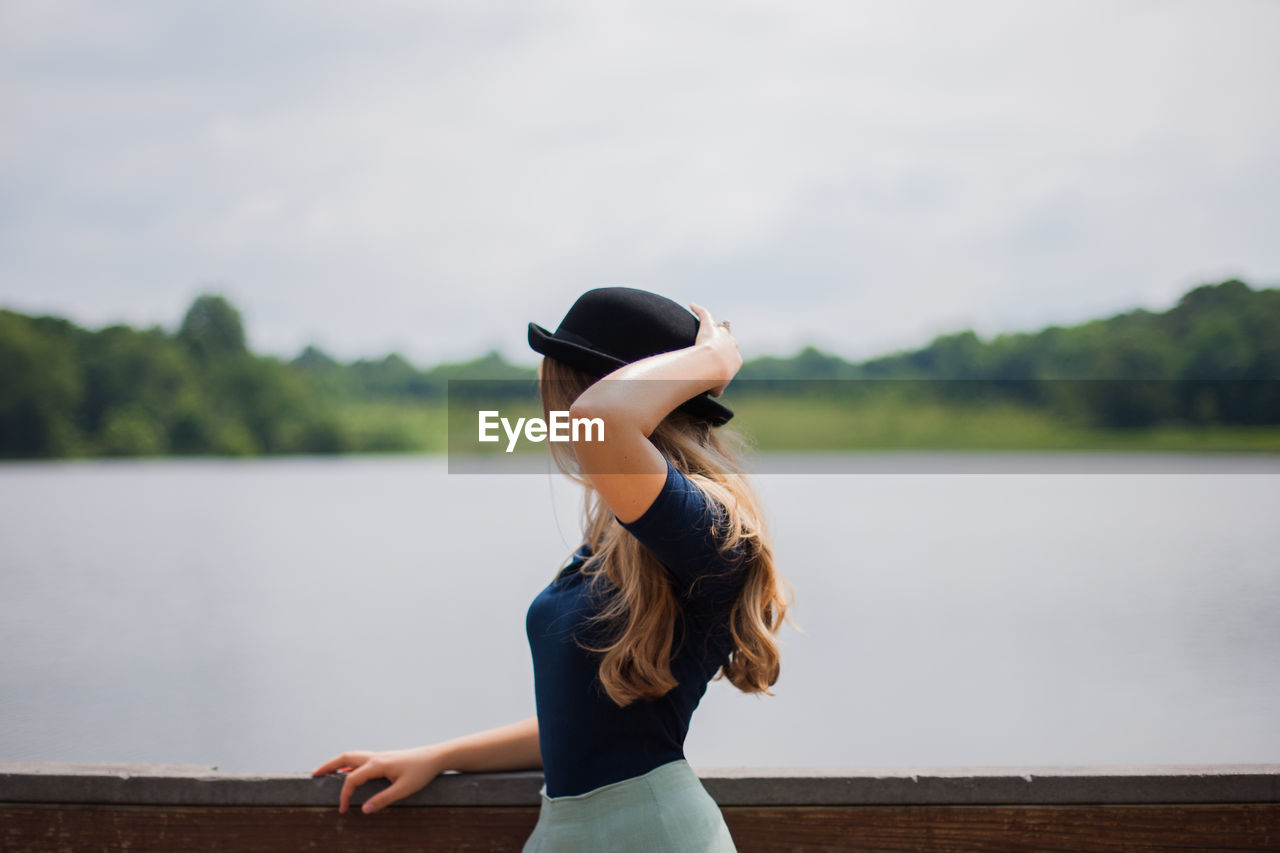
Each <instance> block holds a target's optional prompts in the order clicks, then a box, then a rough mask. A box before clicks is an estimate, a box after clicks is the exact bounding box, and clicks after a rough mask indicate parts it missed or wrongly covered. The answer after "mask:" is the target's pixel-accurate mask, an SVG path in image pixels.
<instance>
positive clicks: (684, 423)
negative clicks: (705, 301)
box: [540, 356, 793, 707]
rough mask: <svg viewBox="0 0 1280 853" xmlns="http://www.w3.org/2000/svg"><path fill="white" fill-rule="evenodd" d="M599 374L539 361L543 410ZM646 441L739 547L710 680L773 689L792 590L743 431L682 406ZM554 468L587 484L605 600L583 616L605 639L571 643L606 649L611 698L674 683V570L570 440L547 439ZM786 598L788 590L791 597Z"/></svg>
mask: <svg viewBox="0 0 1280 853" xmlns="http://www.w3.org/2000/svg"><path fill="white" fill-rule="evenodd" d="M593 382H595V378H594V377H592V376H591V375H590V374H587V373H584V372H583V371H580V370H578V369H576V368H574V367H571V366H570V365H567V364H565V363H564V362H562V361H558V360H556V359H554V358H550V357H545V356H544V358H543V361H542V381H541V385H540V390H541V394H542V408H543V413H544V415H545V416H547V417H549V416H550V412H553V411H561V412H563V411H568V410H569V407H570V405H571V404H572V403H573V402H574V401H575V400H577V399H578V397H579V395H581V394H582V392H583V391H585V390H586V389H587V387H588V386H590V385H591V384H592V383H593ZM649 439H650V440H651V441H652V442H653V443H654V445H655V446H656V447H657V448H658V450H659V451H661V453H662V455H663V456H665V457H667V458H668V459H670V460H671V462H672V463H673V464H674V465H675V467H676V468H678V469H680V471H682V472H683V473H684V474H685V475H686V476H687V477H688V478H689V479H690V480H691V481H692V482H693V483H694V484H695V485H696V486H697V487H698V488H700V489H702V490H703V492H704V493H705V494H706V495H708V496H709V497H711V498H714V499H715V500H716V501H717V502H719V504H720V505H721V506H722V507H725V509H726V510H727V512H726V513H724V516H725V519H724V524H723V525H722V526H721V527H718V528H717V537H718V542H719V547H720V550H721V553H722V554H726V555H728V554H729V553H730V552H733V551H734V549H736V548H742V549H743V550H742V551H741V556H742V558H743V560H744V561H745V569H744V570H745V578H744V583H743V586H742V590H741V592H740V594H739V596H738V598H737V600H736V602H735V603H734V605H733V608H732V611H731V612H730V614H729V619H728V628H729V632H730V635H731V637H732V640H733V647H732V651H731V652H730V654H729V658H728V662H727V663H726V664H725V665H723V666H722V667H721V668H720V669H719V671H718V672H717V673H716V675H715V676H714V677H713V679H712V680H718V679H720V678H726V679H728V681H729V682H730V683H731V684H733V685H734V686H735V687H737V688H738V689H739V690H741V691H743V692H744V693H766V694H768V695H770V696H772V695H774V694H773V692H772V691H771V690H769V688H770V687H772V686H773V685H774V684H776V683H777V681H778V675H779V673H780V672H781V662H780V657H781V656H780V650H779V646H778V642H777V637H776V635H777V633H778V631H779V630H780V629H781V627H782V622H783V620H786V621H787V622H790V621H791V620H790V619H789V618H787V609H788V606H789V604H788V600H787V598H784V597H783V594H782V587H783V586H785V587H786V588H787V591H788V592H789V593H792V592H793V590H792V589H791V585H790V584H789V583H787V581H785V580H784V579H783V578H782V577H781V576H780V575H779V574H778V571H777V569H776V568H775V566H774V561H773V547H772V544H771V539H770V537H769V535H768V532H767V530H766V527H765V522H764V518H763V514H762V512H761V506H760V502H759V500H758V499H757V498H756V495H755V492H754V491H753V489H752V488H751V486H750V484H749V483H748V482H747V478H746V476H745V472H744V470H743V466H742V462H741V455H740V454H741V451H743V450H745V449H746V448H747V442H746V440H745V438H744V437H743V436H742V435H741V433H739V432H737V431H736V430H732V429H729V428H727V427H724V426H720V427H712V426H711V425H710V424H708V423H707V422H706V421H703V420H701V419H700V418H697V417H694V416H691V415H689V414H686V413H685V412H682V411H680V410H679V409H677V410H675V411H673V412H672V413H671V414H669V415H668V416H667V417H666V418H665V419H664V420H663V421H662V422H661V423H660V424H659V425H658V427H657V429H655V430H654V431H653V434H652V435H650V436H649ZM548 447H550V448H551V454H552V458H553V459H554V460H555V462H556V465H557V467H558V468H559V469H560V470H561V471H562V472H563V473H564V474H565V475H566V476H568V477H569V478H570V479H571V480H574V481H575V482H577V483H579V484H581V485H582V486H583V487H585V489H586V494H585V495H584V500H583V529H584V532H585V534H586V541H587V543H588V545H590V547H591V550H592V556H591V557H590V558H589V559H588V560H587V561H586V562H585V563H584V565H583V566H582V569H581V571H582V573H583V575H584V576H585V577H587V578H588V580H589V583H590V585H591V590H592V592H593V593H594V594H596V595H599V597H600V600H602V601H604V602H605V603H604V604H603V606H602V607H601V608H600V610H599V611H598V612H597V613H595V614H593V615H592V616H590V617H589V620H590V621H593V622H596V623H599V625H600V626H601V627H603V635H604V637H605V638H606V639H605V642H604V644H603V645H601V646H592V645H587V644H585V643H583V642H582V640H581V638H577V639H576V640H575V642H577V643H578V645H579V646H581V647H582V648H584V649H586V650H587V651H591V652H596V653H599V654H602V655H603V657H602V658H601V660H600V670H599V675H600V682H601V683H602V684H603V685H604V689H605V691H606V692H607V693H608V695H609V698H611V699H612V700H613V701H614V703H615V704H617V705H618V706H620V707H626V706H627V705H629V704H631V703H632V702H634V701H635V700H637V699H657V698H659V697H661V696H664V695H665V694H666V693H667V692H668V691H670V690H671V689H672V688H673V687H675V686H676V685H677V684H678V683H679V682H678V681H677V680H676V678H675V676H674V675H672V672H671V660H672V657H673V654H674V650H675V647H676V641H675V633H676V630H675V629H676V624H677V621H678V618H679V616H680V613H681V608H680V604H679V601H678V600H677V598H676V590H675V588H674V584H673V581H672V580H671V578H670V574H669V573H668V572H667V570H666V569H665V568H664V567H663V565H662V564H661V563H660V562H659V561H658V559H657V558H656V557H654V556H653V554H652V553H650V551H649V550H648V549H647V548H645V547H644V546H643V545H642V544H640V542H639V540H637V539H636V538H635V537H634V536H632V535H631V533H630V532H629V531H627V530H626V529H624V528H623V527H622V526H621V525H620V524H619V523H618V521H617V519H616V518H615V517H614V515H613V513H612V512H611V511H610V510H609V507H608V506H607V505H606V504H605V503H604V501H603V500H602V499H601V497H600V494H599V492H597V491H596V490H595V488H593V487H592V485H591V482H590V481H589V480H588V479H587V478H586V477H585V476H584V475H583V473H582V469H581V466H580V465H579V464H578V461H577V457H576V456H575V454H574V452H573V449H572V447H571V446H569V445H566V444H565V443H559V442H548ZM788 597H792V596H788Z"/></svg>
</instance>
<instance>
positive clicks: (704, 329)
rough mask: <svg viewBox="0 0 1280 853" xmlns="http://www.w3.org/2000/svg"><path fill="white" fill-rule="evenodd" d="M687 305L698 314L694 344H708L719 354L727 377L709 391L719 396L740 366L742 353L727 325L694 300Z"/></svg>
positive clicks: (712, 394)
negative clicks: (718, 320) (717, 320)
mask: <svg viewBox="0 0 1280 853" xmlns="http://www.w3.org/2000/svg"><path fill="white" fill-rule="evenodd" d="M689 307H690V308H691V309H692V310H693V313H694V314H696V315H698V337H697V339H696V340H695V341H694V346H699V345H702V344H706V345H708V346H709V347H710V348H711V350H712V351H713V352H714V353H716V355H717V356H719V358H720V360H721V362H722V363H723V364H724V368H725V372H726V375H727V376H728V377H729V379H728V380H726V381H725V382H724V383H723V384H722V385H718V386H717V387H715V388H712V389H711V391H710V392H709V393H710V394H711V396H712V397H719V396H720V395H721V394H723V393H724V389H725V388H726V387H728V385H729V382H730V381H732V379H733V377H734V376H735V375H737V373H738V370H740V369H741V368H742V354H741V353H740V352H738V342H737V341H736V340H735V339H734V337H733V335H731V334H730V333H729V327H728V326H726V325H724V324H722V323H717V322H716V321H715V320H714V319H712V317H711V312H710V311H708V310H707V309H706V308H703V307H702V306H701V305H699V304H698V303H696V302H690V303H689Z"/></svg>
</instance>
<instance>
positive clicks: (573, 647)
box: [525, 459, 745, 797]
mask: <svg viewBox="0 0 1280 853" xmlns="http://www.w3.org/2000/svg"><path fill="white" fill-rule="evenodd" d="M723 514H724V509H723V508H722V507H721V506H720V504H719V503H718V502H716V501H714V500H710V499H708V498H707V497H706V496H704V494H703V493H702V492H701V491H700V490H699V489H698V487H697V486H696V485H694V484H693V482H692V481H690V480H689V478H688V477H686V476H685V475H684V474H683V473H682V472H681V471H680V470H679V469H678V468H676V467H675V465H673V464H672V463H671V460H669V459H668V460H667V480H666V483H665V484H664V485H663V487H662V491H661V492H660V493H659V494H658V497H657V498H655V499H654V502H653V504H652V505H650V507H649V508H648V509H647V510H645V513H644V514H643V515H642V516H640V517H639V518H638V519H636V520H635V521H632V522H629V523H623V522H619V524H622V526H623V527H624V528H625V529H626V530H628V531H630V532H631V534H632V535H634V536H635V537H636V539H638V540H639V541H640V543H641V544H643V545H644V546H645V547H646V548H648V549H649V550H650V551H651V552H652V553H653V555H654V556H655V557H657V558H658V560H659V561H661V562H662V564H663V565H664V566H665V567H666V568H667V571H668V572H669V576H670V578H671V580H672V581H673V584H674V586H673V588H674V590H675V593H676V598H677V600H678V601H679V603H680V605H681V616H680V618H679V619H678V620H677V622H676V629H675V636H674V639H673V649H675V650H676V651H674V653H673V657H672V661H671V672H672V675H673V676H675V678H676V679H677V680H678V681H679V682H680V683H679V685H678V686H676V687H674V688H672V689H671V690H670V691H669V692H668V693H667V694H666V695H665V696H662V697H660V698H658V699H653V700H645V699H637V700H635V701H634V702H632V703H631V704H630V705H628V706H627V707H625V708H619V707H618V706H617V705H616V704H614V702H613V700H612V699H610V698H609V695H608V694H607V693H605V690H604V685H603V684H601V682H600V678H599V673H598V670H599V666H600V658H601V657H602V655H600V654H598V653H592V652H587V651H585V650H584V649H582V648H581V647H580V646H578V645H577V644H575V643H574V640H573V635H574V634H575V633H576V635H577V636H578V637H579V638H581V639H582V640H583V641H584V642H585V643H587V644H588V645H592V646H597V647H599V646H603V645H604V643H603V642H602V639H603V634H602V633H601V632H602V631H603V630H604V627H603V626H602V625H601V623H595V624H594V625H584V624H583V620H584V618H585V617H586V616H589V615H590V614H592V613H593V612H597V611H596V610H595V606H596V605H597V604H598V603H599V601H598V600H597V599H595V598H593V595H592V594H591V592H590V589H589V585H588V579H587V578H586V577H585V576H584V575H583V574H582V572H581V571H579V569H580V568H581V567H582V565H583V563H585V562H586V560H587V559H588V558H589V557H590V556H591V549H590V547H589V546H588V544H587V543H583V545H582V546H581V547H579V548H578V550H577V551H575V552H574V554H573V556H572V558H571V559H570V562H569V564H568V565H567V566H565V568H564V569H563V570H562V571H561V572H560V573H559V575H557V576H556V578H555V580H553V581H552V582H551V583H550V584H549V585H548V586H547V588H546V589H544V590H542V592H540V593H538V595H537V597H536V598H534V600H533V603H532V604H531V605H530V606H529V611H528V613H527V615H526V617H525V630H526V632H527V633H528V635H529V647H530V650H531V651H532V653H533V675H534V692H535V695H536V701H537V709H538V741H539V746H540V747H541V750H542V767H543V777H544V779H545V782H546V793H547V796H549V797H562V796H568V795H574V794H584V793H586V792H588V791H591V790H594V789H595V788H598V787H600V786H601V785H607V784H609V783H611V782H618V781H621V780H623V779H630V778H632V777H633V776H639V775H640V774H642V773H647V772H648V771H650V770H652V769H654V768H655V767H658V766H659V765H662V764H666V763H667V762H670V761H675V760H676V759H679V758H684V739H685V735H686V734H687V733H688V731H689V720H690V718H691V717H692V716H693V710H694V708H696V707H697V706H698V703H699V702H700V701H701V700H702V696H703V694H704V693H705V692H706V689H707V682H708V681H710V680H711V678H712V676H714V675H715V674H716V671H717V670H718V669H719V668H720V667H721V666H722V665H724V664H726V663H727V662H728V655H729V652H730V651H731V650H732V648H733V640H732V637H731V635H730V633H729V612H730V610H731V608H732V607H733V603H734V601H735V600H736V598H737V595H738V593H739V591H740V590H741V588H742V583H743V580H744V578H745V574H744V572H743V561H742V559H741V556H742V549H741V547H739V548H737V549H735V551H734V552H733V553H732V554H731V557H732V559H729V560H726V559H725V558H724V557H722V556H721V555H719V554H718V553H717V552H716V535H715V532H714V531H713V530H712V524H713V522H714V521H715V520H716V519H723ZM615 517H616V516H615ZM712 575H717V576H714V577H713V576H712ZM695 581H696V583H695ZM599 582H600V583H602V584H603V585H602V587H601V592H600V593H597V595H608V594H609V592H611V591H612V586H611V585H610V584H609V583H608V582H607V581H605V580H604V579H603V578H601V579H600V581H599Z"/></svg>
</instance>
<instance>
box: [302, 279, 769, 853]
mask: <svg viewBox="0 0 1280 853" xmlns="http://www.w3.org/2000/svg"><path fill="white" fill-rule="evenodd" d="M691 307H692V308H693V311H694V313H693V314H690V313H689V312H688V311H686V310H685V309H684V308H682V307H681V306H680V305H678V304H677V303H675V302H672V301H671V300H669V299H666V298H665V297H662V296H658V295H656V294H653V293H648V292H646V291H643V290H636V289H633V288H625V287H609V288H598V289H596V290H591V291H588V292H587V293H585V294H583V295H582V296H581V297H580V298H579V299H578V301H577V302H576V303H574V305H573V307H572V308H571V309H570V310H569V313H568V314H567V315H565V318H564V320H563V321H562V322H561V324H560V326H559V327H558V328H557V329H556V332H555V333H554V334H552V333H549V332H547V330H546V329H544V328H542V327H541V326H538V325H537V324H535V323H530V324H529V344H530V346H532V347H533V349H534V350H535V351H537V352H539V353H542V355H543V356H544V358H543V361H542V363H541V364H540V365H539V368H538V378H539V386H540V390H541V393H542V405H543V409H544V414H547V415H548V417H549V413H550V412H554V411H566V410H567V411H569V413H570V418H571V420H577V419H579V418H585V419H587V420H588V421H589V420H591V419H597V418H598V419H599V420H600V421H601V422H603V425H604V428H603V435H601V434H600V431H597V430H581V431H578V432H577V434H576V435H575V436H574V440H573V441H572V442H571V443H570V444H569V446H568V447H566V445H565V444H557V443H551V444H550V447H551V448H552V452H553V455H554V457H555V459H556V462H557V465H558V466H559V467H560V468H561V470H562V471H564V472H565V473H566V474H567V475H569V476H570V477H571V478H572V479H574V480H576V481H577V482H580V483H581V484H582V485H583V486H584V487H585V489H586V495H585V510H586V513H585V520H586V526H585V531H584V541H583V543H582V545H581V547H579V548H578V550H577V551H575V552H574V554H573V555H572V556H571V557H570V558H569V561H568V563H567V564H566V565H565V566H564V567H563V569H562V570H561V571H560V572H559V574H557V576H556V578H555V579H554V580H553V581H552V582H551V583H550V584H549V585H548V586H547V587H546V588H545V589H544V590H542V592H540V593H539V594H538V596H537V597H536V598H535V599H534V601H533V603H532V604H531V605H530V607H529V610H528V613H527V614H526V631H527V634H528V637H529V644H530V649H531V651H532V653H533V663H534V683H535V694H536V697H535V698H536V705H537V715H536V716H535V717H532V718H530V719H528V720H523V721H520V722H517V723H513V724H511V725H509V726H504V727H501V728H498V729H492V730H489V731H485V732H479V733H476V734H472V735H468V736H465V737H461V738H456V739H454V740H450V741H444V742H441V743H437V744H432V745H429V746H425V747H420V748H418V749H412V750H402V751H395V752H377V753H374V752H348V753H343V754H342V755H340V756H338V757H337V758H334V759H333V760H331V761H329V762H327V763H326V764H324V765H322V766H321V767H319V768H317V769H316V770H315V771H313V775H319V774H323V773H329V772H333V771H335V770H343V769H348V770H350V771H351V772H350V773H349V774H348V775H347V778H346V781H345V782H344V784H343V787H342V793H341V796H340V803H339V811H343V812H345V811H346V809H347V806H348V803H349V802H350V797H351V793H352V792H353V791H354V790H355V788H356V787H357V786H359V785H360V784H362V783H363V782H366V781H368V780H369V779H376V778H380V777H384V776H385V777H386V778H388V779H389V780H391V783H392V784H391V785H390V786H389V787H388V788H387V789H386V790H384V791H382V792H380V793H379V794H377V795H375V796H373V797H371V798H370V799H369V801H368V802H366V803H365V806H364V811H365V812H366V813H369V812H374V811H377V810H379V809H381V808H383V807H385V806H386V805H388V804H390V803H392V802H395V801H396V800H399V799H401V798H402V797H405V796H408V795H409V794H411V793H413V792H414V791H417V790H419V789H420V788H422V787H423V786H425V785H426V784H428V783H429V782H430V781H431V780H432V779H434V778H435V777H436V776H437V775H439V774H440V773H442V772H444V771H445V770H458V771H462V772H493V771H502V770H524V769H542V770H543V774H544V778H545V784H544V785H543V788H542V791H541V796H542V800H541V803H542V805H541V811H540V814H539V818H538V824H537V826H536V828H535V829H534V832H533V834H532V835H531V836H530V838H529V840H528V842H527V843H526V845H525V847H524V850H525V851H526V853H531V851H539V850H543V851H576V850H584V851H585V850H591V851H603V850H666V851H684V850H688V851H695V850H696V851H700V853H709V852H710V851H716V853H718V851H731V850H734V849H735V848H734V845H733V841H732V839H731V837H730V835H729V831H728V828H727V827H726V825H725V823H724V818H723V816H722V815H721V813H720V810H719V807H718V806H717V805H716V803H715V801H714V800H713V799H712V798H711V796H710V795H709V794H708V793H707V791H706V789H705V788H703V786H702V783H701V781H700V780H699V779H698V777H697V775H696V774H695V773H694V771H693V770H692V768H691V767H690V766H689V764H688V762H687V761H686V760H685V758H684V749H683V747H684V739H685V735H686V733H687V731H688V726H689V721H690V718H691V716H692V714H693V711H694V709H695V708H696V707H697V705H698V703H699V701H700V700H701V698H702V696H703V694H704V693H705V691H706V686H707V683H708V681H710V680H713V679H716V678H721V677H724V678H727V679H728V680H729V681H730V682H731V683H732V684H733V685H734V686H735V687H737V688H738V689H740V690H742V691H744V692H749V693H761V692H762V693H767V694H769V695H773V694H772V693H771V692H770V691H769V687H771V686H772V685H773V684H775V683H776V682H777V679H778V674H779V671H780V665H779V652H778V645H777V642H776V638H775V635H776V633H777V631H778V630H779V628H780V627H781V622H782V620H783V619H784V618H785V616H786V611H787V603H786V601H785V600H784V598H783V596H782V594H781V585H782V583H783V581H782V579H781V578H780V577H779V576H778V575H777V573H776V572H775V569H774V565H773V553H772V548H771V545H770V542H769V538H768V535H767V533H766V530H765V526H764V523H763V520H762V518H761V512H760V508H759V505H758V503H757V501H756V498H755V495H754V493H753V492H752V490H751V488H750V486H749V485H748V483H747V481H746V478H745V477H744V476H743V473H742V469H741V465H740V462H739V460H738V457H737V453H736V448H735V444H738V443H739V441H740V440H739V439H738V438H737V436H736V434H734V433H732V432H729V431H726V430H724V429H723V425H724V424H725V423H727V422H728V420H729V419H730V418H731V417H732V416H733V412H732V411H731V410H730V409H728V408H727V407H726V406H724V405H723V404H721V403H720V402H719V401H718V400H716V399H714V398H715V397H719V396H720V395H721V394H722V393H723V391H724V389H725V386H726V385H728V383H729V382H730V380H732V379H733V377H734V375H735V374H736V373H737V371H738V369H739V368H740V367H741V366H742V358H741V356H740V355H739V353H738V346H737V342H736V341H734V339H733V337H732V336H731V335H730V333H729V324H728V323H727V322H726V323H720V324H717V323H716V322H715V321H714V320H713V319H712V317H711V314H710V313H709V312H708V311H707V310H706V309H705V308H703V307H701V306H699V305H692V306H691ZM695 315H696V316H695Z"/></svg>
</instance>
